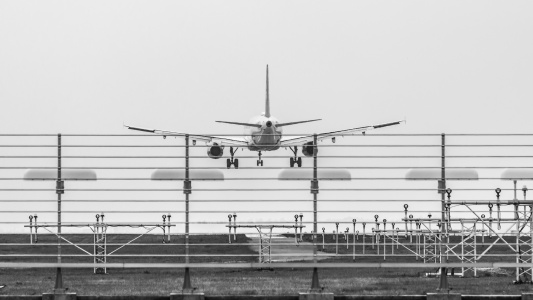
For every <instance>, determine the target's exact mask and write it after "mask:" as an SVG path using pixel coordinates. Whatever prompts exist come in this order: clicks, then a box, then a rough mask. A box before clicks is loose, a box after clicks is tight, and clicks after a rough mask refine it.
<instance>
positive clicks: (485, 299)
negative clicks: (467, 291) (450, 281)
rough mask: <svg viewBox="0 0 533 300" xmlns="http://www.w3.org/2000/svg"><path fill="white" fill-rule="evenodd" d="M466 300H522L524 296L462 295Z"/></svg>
mask: <svg viewBox="0 0 533 300" xmlns="http://www.w3.org/2000/svg"><path fill="white" fill-rule="evenodd" d="M461 299H465V300H520V299H522V295H462V296H461Z"/></svg>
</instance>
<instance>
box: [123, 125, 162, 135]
mask: <svg viewBox="0 0 533 300" xmlns="http://www.w3.org/2000/svg"><path fill="white" fill-rule="evenodd" d="M124 127H126V128H128V129H131V130H137V131H144V132H150V133H155V130H150V129H144V128H138V127H133V126H128V125H124Z"/></svg>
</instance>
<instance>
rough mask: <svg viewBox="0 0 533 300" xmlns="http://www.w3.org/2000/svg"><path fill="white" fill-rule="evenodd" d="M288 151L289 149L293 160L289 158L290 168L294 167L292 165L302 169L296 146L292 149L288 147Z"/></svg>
mask: <svg viewBox="0 0 533 300" xmlns="http://www.w3.org/2000/svg"><path fill="white" fill-rule="evenodd" d="M289 149H291V151H292V153H294V158H293V157H291V159H290V166H291V168H293V167H294V165H295V164H296V165H298V168H300V167H302V158H301V157H298V155H297V154H298V146H294V149H293V147H289Z"/></svg>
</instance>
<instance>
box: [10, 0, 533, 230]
mask: <svg viewBox="0 0 533 300" xmlns="http://www.w3.org/2000/svg"><path fill="white" fill-rule="evenodd" d="M532 9H533V3H531V2H530V1H512V2H511V1H446V2H443V1H328V2H327V3H326V2H319V1H91V2H82V1H2V2H0V101H1V104H2V106H1V109H0V124H1V126H0V128H1V129H0V133H58V132H61V133H80V134H85V133H113V134H127V133H130V132H128V131H127V130H125V129H124V128H123V127H122V124H123V122H126V123H127V124H131V125H136V126H141V127H148V128H158V129H167V130H173V131H179V132H190V133H241V129H240V128H238V127H233V126H231V125H224V124H216V123H214V122H213V121H214V120H228V121H241V122H245V121H247V120H248V119H249V118H250V117H252V116H254V115H257V114H259V113H260V112H261V111H263V110H264V97H265V65H266V64H269V66H270V95H271V109H272V111H271V112H272V114H273V115H274V116H276V117H277V118H278V119H279V120H280V121H282V122H289V121H297V120H304V119H312V118H322V119H323V121H321V122H316V123H311V124H308V125H299V126H295V127H289V128H286V129H285V133H313V132H323V131H330V130H336V129H343V128H350V127H355V126H362V125H371V124H376V123H383V122H390V121H396V120H401V119H403V118H407V120H408V123H407V124H406V125H402V126H397V127H394V128H387V129H383V130H382V131H380V133H441V132H445V133H465V132H468V133H500V132H503V133H509V132H531V129H530V128H531V125H532V122H533V121H532V118H531V117H530V116H531V111H532V107H533V102H532V98H533V97H532V96H533V85H532V84H531V82H533V72H532V71H531V70H533V56H532V55H531V53H533V39H532V38H531V37H532V36H533V18H531V11H532ZM432 142H438V140H435V141H432ZM157 143H158V144H161V143H163V142H162V141H159V140H158V142H157ZM169 143H170V141H169ZM172 143H175V142H172ZM428 143H430V142H428ZM203 151H204V150H203V149H202V151H198V153H203ZM243 153H244V152H243ZM289 153H290V152H287V153H283V154H284V155H288V154H289ZM437 154H438V153H437ZM198 155H200V154H198ZM246 155H253V154H250V153H248V152H246ZM248 160H249V162H248V163H249V164H250V165H253V164H254V163H255V159H253V158H248ZM242 161H243V162H241V164H243V163H244V161H245V160H242ZM286 163H287V162H286V161H285V160H283V163H282V164H281V163H280V165H286ZM309 163H310V162H309V161H308V162H307V164H309ZM434 163H435V164H436V165H437V166H438V163H439V162H437V161H435V162H434ZM205 164H211V165H216V166H221V165H222V166H223V165H224V164H225V162H224V161H221V160H219V161H207V162H205ZM6 176H7V175H6ZM235 176H237V175H235ZM304 186H305V187H307V186H308V183H305V184H304ZM431 195H433V194H431ZM54 196H55V195H52V199H53V197H54ZM307 196H308V194H305V195H304V197H307ZM372 215H373V214H372ZM223 216H224V217H225V214H223ZM398 217H400V216H398ZM158 218H159V217H158ZM346 218H348V219H351V217H346ZM91 220H92V214H91Z"/></svg>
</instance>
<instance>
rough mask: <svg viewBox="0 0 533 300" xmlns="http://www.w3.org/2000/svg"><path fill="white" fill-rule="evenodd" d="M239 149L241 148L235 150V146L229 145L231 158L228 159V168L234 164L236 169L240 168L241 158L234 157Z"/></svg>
mask: <svg viewBox="0 0 533 300" xmlns="http://www.w3.org/2000/svg"><path fill="white" fill-rule="evenodd" d="M237 150H239V148H235V150H233V147H229V153H230V155H231V158H228V160H226V166H227V167H228V169H229V168H231V166H232V165H233V166H235V169H238V168H239V159H238V158H233V157H234V156H235V152H237Z"/></svg>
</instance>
